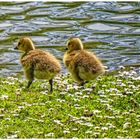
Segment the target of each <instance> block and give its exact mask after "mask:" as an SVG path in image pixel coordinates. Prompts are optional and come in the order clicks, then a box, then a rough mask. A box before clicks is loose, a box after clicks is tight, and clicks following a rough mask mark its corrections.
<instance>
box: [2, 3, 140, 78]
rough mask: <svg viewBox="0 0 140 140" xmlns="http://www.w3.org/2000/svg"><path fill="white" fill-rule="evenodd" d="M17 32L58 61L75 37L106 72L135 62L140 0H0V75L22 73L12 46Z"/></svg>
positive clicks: (139, 51) (139, 52) (139, 60)
mask: <svg viewBox="0 0 140 140" xmlns="http://www.w3.org/2000/svg"><path fill="white" fill-rule="evenodd" d="M21 36H30V37H31V38H32V40H33V42H34V44H35V46H36V47H37V48H41V49H43V50H48V51H49V52H51V53H53V54H54V55H55V56H56V57H57V58H58V59H59V60H60V61H61V63H62V58H63V54H64V51H65V50H64V48H65V44H66V41H67V39H68V38H69V37H72V36H76V37H80V38H81V40H82V41H83V43H84V46H85V48H86V49H89V50H90V51H92V52H95V53H96V54H97V55H98V56H99V57H100V58H101V60H102V61H103V63H104V65H105V66H107V68H108V70H109V71H112V70H116V69H118V67H119V66H121V65H123V66H139V63H140V3H139V2H109V1H108V2H101V1H100V2H94V1H93V2H43V1H32V2H23V1H22V2H20V1H19V2H0V75H11V74H17V73H19V72H21V71H22V67H21V65H20V62H19V57H20V55H21V54H20V53H19V52H18V51H15V50H14V49H13V48H14V47H15V46H16V44H17V41H18V39H19V38H20V37H21ZM62 65H63V63H62ZM63 72H66V69H65V67H64V66H63Z"/></svg>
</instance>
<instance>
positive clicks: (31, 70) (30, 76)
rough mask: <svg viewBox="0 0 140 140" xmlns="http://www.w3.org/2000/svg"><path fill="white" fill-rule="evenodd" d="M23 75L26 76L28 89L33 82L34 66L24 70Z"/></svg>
mask: <svg viewBox="0 0 140 140" xmlns="http://www.w3.org/2000/svg"><path fill="white" fill-rule="evenodd" d="M25 75H26V77H27V79H28V80H29V81H28V85H27V86H26V88H29V87H30V85H31V84H32V82H33V80H34V66H33V65H32V66H31V67H30V68H29V69H26V70H25Z"/></svg>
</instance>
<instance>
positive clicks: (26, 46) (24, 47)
mask: <svg viewBox="0 0 140 140" xmlns="http://www.w3.org/2000/svg"><path fill="white" fill-rule="evenodd" d="M14 49H17V50H20V51H23V52H29V51H30V50H34V49H35V47H34V44H33V42H32V40H31V39H30V38H29V37H23V38H21V39H20V40H19V42H18V45H17V46H16V47H15V48H14Z"/></svg>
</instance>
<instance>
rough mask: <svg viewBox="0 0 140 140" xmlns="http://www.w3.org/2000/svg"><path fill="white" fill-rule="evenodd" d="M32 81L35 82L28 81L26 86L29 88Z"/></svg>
mask: <svg viewBox="0 0 140 140" xmlns="http://www.w3.org/2000/svg"><path fill="white" fill-rule="evenodd" d="M32 82H33V80H30V81H28V84H27V86H26V88H29V87H30V85H31V84H32Z"/></svg>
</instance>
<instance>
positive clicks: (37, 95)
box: [0, 70, 140, 138]
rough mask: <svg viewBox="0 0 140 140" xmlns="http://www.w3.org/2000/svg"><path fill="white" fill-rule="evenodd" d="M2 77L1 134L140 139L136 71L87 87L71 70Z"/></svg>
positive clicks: (139, 88)
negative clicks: (40, 76) (48, 76)
mask: <svg viewBox="0 0 140 140" xmlns="http://www.w3.org/2000/svg"><path fill="white" fill-rule="evenodd" d="M26 84H27V81H26V80H23V79H21V78H14V77H7V78H4V77H1V78H0V138H140V77H139V76H138V75H137V74H136V73H135V72H134V71H133V70H130V71H129V72H127V71H122V72H118V73H117V74H115V75H105V76H102V77H100V78H98V79H97V80H96V81H92V82H89V83H87V84H85V85H84V87H80V86H78V85H77V84H76V83H75V82H74V81H73V80H72V78H71V76H69V75H68V74H67V75H59V76H58V77H56V78H55V80H54V92H53V93H49V92H48V89H49V84H48V82H46V81H39V80H36V81H34V83H33V84H32V86H31V87H30V89H29V90H26V89H24V87H25V85H26Z"/></svg>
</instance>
